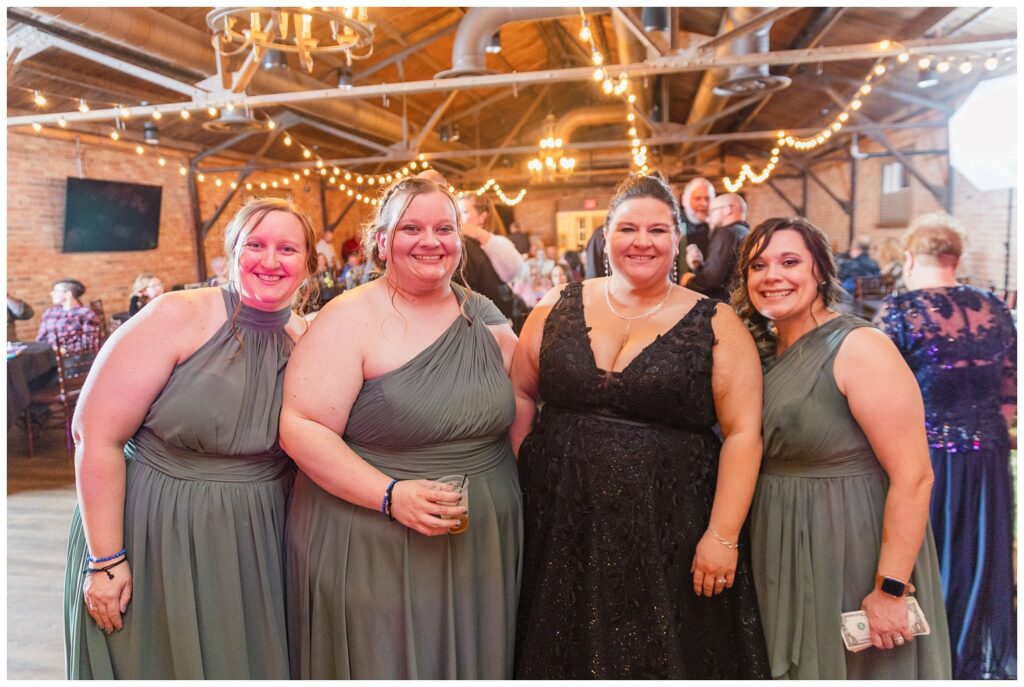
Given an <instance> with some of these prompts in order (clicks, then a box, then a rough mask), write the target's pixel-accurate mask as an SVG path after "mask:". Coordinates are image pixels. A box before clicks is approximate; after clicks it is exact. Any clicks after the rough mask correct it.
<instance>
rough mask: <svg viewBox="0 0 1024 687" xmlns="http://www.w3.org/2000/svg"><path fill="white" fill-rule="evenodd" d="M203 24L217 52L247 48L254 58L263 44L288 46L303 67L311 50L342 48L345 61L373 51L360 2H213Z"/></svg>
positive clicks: (227, 53) (307, 66)
mask: <svg viewBox="0 0 1024 687" xmlns="http://www.w3.org/2000/svg"><path fill="white" fill-rule="evenodd" d="M206 25H207V26H208V27H209V28H210V31H212V32H213V35H214V40H213V46H214V49H216V50H217V52H218V53H219V54H220V55H221V56H223V57H233V56H235V55H239V54H242V53H245V52H247V51H250V50H251V51H252V52H253V57H254V58H255V59H256V60H257V61H259V60H261V59H262V58H263V53H264V52H265V51H267V50H280V51H283V52H292V53H296V54H298V56H299V63H300V64H301V65H302V66H303V68H305V70H306V71H307V72H312V71H313V55H323V54H327V53H342V54H344V55H345V61H346V63H347V64H349V65H351V64H352V60H359V59H363V58H366V57H369V56H370V55H371V54H373V24H370V23H369V22H368V21H367V15H366V8H365V7H218V8H216V9H214V10H211V11H210V13H209V14H207V15H206ZM317 36H321V37H323V36H329V37H330V38H317ZM359 50H365V52H361V53H358V54H357V53H356V51H359Z"/></svg>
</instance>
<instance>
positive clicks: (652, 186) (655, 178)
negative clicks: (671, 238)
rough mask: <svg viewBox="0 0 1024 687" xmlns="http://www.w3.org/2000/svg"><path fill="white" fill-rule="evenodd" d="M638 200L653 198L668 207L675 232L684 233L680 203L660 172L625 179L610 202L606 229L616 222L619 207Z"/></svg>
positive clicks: (631, 175) (634, 175)
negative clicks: (628, 201) (629, 201)
mask: <svg viewBox="0 0 1024 687" xmlns="http://www.w3.org/2000/svg"><path fill="white" fill-rule="evenodd" d="M636 198H653V199H654V200H660V201H661V202H662V203H664V204H665V205H667V206H668V209H669V210H670V211H671V212H672V221H673V222H675V227H674V229H675V231H676V232H677V233H678V232H680V231H682V229H681V227H682V225H683V215H682V211H681V210H680V209H679V201H677V200H676V197H675V194H673V193H672V189H671V188H669V186H668V184H666V183H665V179H664V178H663V177H662V176H661V174H660V173H659V172H654V173H653V174H635V173H634V174H630V175H629V176H628V177H626V178H625V179H623V180H622V182H621V183H620V184H619V185H618V186H617V187H616V188H615V193H613V194H612V199H611V200H610V201H609V202H608V216H607V217H606V218H605V224H604V226H605V227H606V228H609V227H611V225H612V224H613V222H614V221H615V213H616V212H617V211H618V209H619V206H620V205H622V204H623V203H625V202H626V201H627V200H634V199H636Z"/></svg>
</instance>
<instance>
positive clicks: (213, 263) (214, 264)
mask: <svg viewBox="0 0 1024 687" xmlns="http://www.w3.org/2000/svg"><path fill="white" fill-rule="evenodd" d="M230 266H231V265H230V263H229V262H228V259H227V258H225V257H224V256H223V255H218V256H217V257H215V258H213V259H212V260H210V270H211V271H212V272H213V276H212V277H210V278H209V279H207V280H206V285H207V286H220V285H222V284H227V283H228V270H229V268H230Z"/></svg>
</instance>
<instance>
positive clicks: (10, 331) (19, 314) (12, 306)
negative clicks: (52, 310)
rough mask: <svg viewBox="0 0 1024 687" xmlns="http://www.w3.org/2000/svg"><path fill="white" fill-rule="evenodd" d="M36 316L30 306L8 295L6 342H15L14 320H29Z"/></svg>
mask: <svg viewBox="0 0 1024 687" xmlns="http://www.w3.org/2000/svg"><path fill="white" fill-rule="evenodd" d="M35 314H36V311H35V310H33V309H32V306H31V305H29V304H28V303H26V302H25V301H23V300H21V299H20V298H15V297H14V296H12V295H11V294H10V293H8V294H7V340H8V341H17V340H18V332H17V331H16V330H15V327H14V321H15V320H30V319H32V316H33V315H35Z"/></svg>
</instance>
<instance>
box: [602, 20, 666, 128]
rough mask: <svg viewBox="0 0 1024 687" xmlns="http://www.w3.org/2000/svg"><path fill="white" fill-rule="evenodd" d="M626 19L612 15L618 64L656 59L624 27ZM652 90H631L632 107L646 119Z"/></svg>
mask: <svg viewBox="0 0 1024 687" xmlns="http://www.w3.org/2000/svg"><path fill="white" fill-rule="evenodd" d="M626 21H628V20H626V19H624V18H623V17H622V15H621V14H620V13H618V12H615V13H613V14H612V28H613V29H615V47H616V49H617V51H618V53H619V64H636V63H637V62H644V61H645V60H647V59H648V58H650V57H657V55H654V54H651V52H650V51H648V49H647V48H646V47H644V45H643V44H642V43H641V42H640V41H639V40H638V39H637V38H636V36H634V35H633V31H632V29H631V28H630V27H628V26H626ZM609 73H611V74H612V76H613V77H614V72H612V71H611V69H609ZM653 90H654V89H653V88H642V87H641V88H633V89H632V92H633V93H636V103H635V104H634V107H635V108H636V109H637V110H639V111H640V112H642V113H643V114H644V116H645V117H646V116H647V114H648V113H649V112H650V111H651V102H652V97H653V94H652V91H653Z"/></svg>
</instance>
